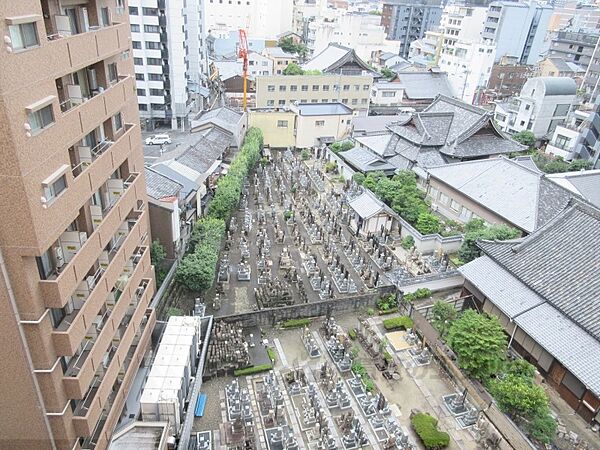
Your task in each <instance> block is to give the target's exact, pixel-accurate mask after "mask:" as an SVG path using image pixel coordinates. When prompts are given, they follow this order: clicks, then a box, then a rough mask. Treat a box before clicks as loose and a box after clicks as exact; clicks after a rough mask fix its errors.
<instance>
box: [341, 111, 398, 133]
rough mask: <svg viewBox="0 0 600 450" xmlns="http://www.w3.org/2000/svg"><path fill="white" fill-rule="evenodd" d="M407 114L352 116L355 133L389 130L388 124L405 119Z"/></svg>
mask: <svg viewBox="0 0 600 450" xmlns="http://www.w3.org/2000/svg"><path fill="white" fill-rule="evenodd" d="M406 117H408V116H407V115H403V116H391V115H389V116H366V117H360V116H356V117H353V118H352V128H353V132H352V134H353V135H358V134H371V133H381V132H385V131H387V126H388V125H390V124H392V123H394V122H397V121H399V120H400V121H405V120H406Z"/></svg>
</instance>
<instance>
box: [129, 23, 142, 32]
mask: <svg viewBox="0 0 600 450" xmlns="http://www.w3.org/2000/svg"><path fill="white" fill-rule="evenodd" d="M130 28H131V32H132V33H139V32H140V26H139V25H136V24H135V23H132V24H131V25H130Z"/></svg>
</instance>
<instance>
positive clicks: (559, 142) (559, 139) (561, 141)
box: [554, 134, 571, 149]
mask: <svg viewBox="0 0 600 450" xmlns="http://www.w3.org/2000/svg"><path fill="white" fill-rule="evenodd" d="M569 142H571V138H569V137H567V136H563V135H562V134H558V135H556V141H555V142H554V145H555V146H556V147H558V148H562V149H565V148H567V147H568V146H569Z"/></svg>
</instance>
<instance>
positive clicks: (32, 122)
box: [29, 104, 54, 132]
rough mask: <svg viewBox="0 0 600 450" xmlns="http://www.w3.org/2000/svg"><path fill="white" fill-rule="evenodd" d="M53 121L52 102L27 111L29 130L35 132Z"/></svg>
mask: <svg viewBox="0 0 600 450" xmlns="http://www.w3.org/2000/svg"><path fill="white" fill-rule="evenodd" d="M53 123H54V112H53V111H52V104H50V105H46V106H44V107H43V108H40V109H38V110H36V111H32V112H30V113H29V126H30V127H31V131H34V132H35V131H39V130H43V129H44V128H47V127H49V126H50V125H52V124H53Z"/></svg>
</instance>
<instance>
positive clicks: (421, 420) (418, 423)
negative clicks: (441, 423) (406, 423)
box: [410, 413, 450, 450]
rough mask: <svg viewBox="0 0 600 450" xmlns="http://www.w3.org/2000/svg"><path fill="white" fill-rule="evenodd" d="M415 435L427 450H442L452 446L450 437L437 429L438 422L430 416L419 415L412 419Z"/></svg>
mask: <svg viewBox="0 0 600 450" xmlns="http://www.w3.org/2000/svg"><path fill="white" fill-rule="evenodd" d="M410 424H411V425H412V427H413V429H414V430H415V433H417V435H418V436H419V438H420V439H421V442H423V445H424V446H425V448H426V449H428V450H431V449H434V450H435V449H440V448H444V447H447V446H448V445H449V444H450V435H449V434H448V433H445V432H443V431H439V430H438V429H437V420H436V419H435V418H433V417H431V416H430V415H429V414H425V413H417V414H415V415H413V416H412V417H411V418H410Z"/></svg>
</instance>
